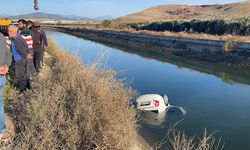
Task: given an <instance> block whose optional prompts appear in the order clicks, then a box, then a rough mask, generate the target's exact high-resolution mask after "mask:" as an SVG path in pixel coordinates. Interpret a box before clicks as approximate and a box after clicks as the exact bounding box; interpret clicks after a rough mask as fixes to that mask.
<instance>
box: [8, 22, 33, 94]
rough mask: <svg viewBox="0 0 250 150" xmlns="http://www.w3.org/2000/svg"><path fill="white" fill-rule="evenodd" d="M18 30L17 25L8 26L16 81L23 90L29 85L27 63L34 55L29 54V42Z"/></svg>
mask: <svg viewBox="0 0 250 150" xmlns="http://www.w3.org/2000/svg"><path fill="white" fill-rule="evenodd" d="M17 32H18V29H17V27H15V26H9V27H8V33H9V37H10V38H11V52H12V55H13V58H14V60H15V81H16V83H17V86H18V89H19V90H20V92H22V91H24V90H26V88H27V87H28V75H27V65H28V61H29V60H28V59H32V56H31V55H30V54H29V47H28V45H27V43H26V42H25V40H24V39H23V38H22V36H21V35H19V34H18V33H17Z"/></svg>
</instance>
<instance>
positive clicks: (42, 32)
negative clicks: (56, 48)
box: [40, 26, 48, 66]
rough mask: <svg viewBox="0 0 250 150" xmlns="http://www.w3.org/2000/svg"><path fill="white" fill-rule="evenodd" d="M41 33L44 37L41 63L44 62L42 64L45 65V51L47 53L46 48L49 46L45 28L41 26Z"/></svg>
mask: <svg viewBox="0 0 250 150" xmlns="http://www.w3.org/2000/svg"><path fill="white" fill-rule="evenodd" d="M40 33H41V38H42V60H41V64H42V66H44V53H45V50H46V49H47V47H48V39H47V36H46V33H45V31H44V30H43V28H42V27H41V26H40Z"/></svg>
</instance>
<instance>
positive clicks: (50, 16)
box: [9, 12, 70, 19]
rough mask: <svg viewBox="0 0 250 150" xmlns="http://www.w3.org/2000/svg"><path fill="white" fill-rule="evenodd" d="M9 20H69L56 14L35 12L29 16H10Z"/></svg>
mask: <svg viewBox="0 0 250 150" xmlns="http://www.w3.org/2000/svg"><path fill="white" fill-rule="evenodd" d="M9 18H13V19H19V18H27V19H28V18H46V19H70V18H68V17H66V16H62V15H57V14H47V13H43V12H35V13H31V14H23V15H17V16H10V17H9Z"/></svg>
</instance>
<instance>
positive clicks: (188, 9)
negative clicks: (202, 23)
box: [115, 1, 250, 23]
mask: <svg viewBox="0 0 250 150" xmlns="http://www.w3.org/2000/svg"><path fill="white" fill-rule="evenodd" d="M249 8H250V2H249V1H245V2H240V3H232V4H215V5H195V6H188V5H162V6H157V7H153V8H149V9H146V10H144V11H142V12H138V13H134V14H130V15H127V16H124V17H120V18H118V19H115V21H116V22H120V23H131V22H145V21H149V22H154V21H160V20H161V21H169V20H192V19H200V20H208V19H214V18H224V19H233V18H243V17H250V10H249Z"/></svg>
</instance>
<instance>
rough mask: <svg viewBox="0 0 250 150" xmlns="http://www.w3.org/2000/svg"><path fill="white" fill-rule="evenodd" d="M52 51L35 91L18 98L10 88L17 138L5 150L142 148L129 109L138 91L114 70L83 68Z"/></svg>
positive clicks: (96, 67) (62, 53) (72, 57)
mask: <svg viewBox="0 0 250 150" xmlns="http://www.w3.org/2000/svg"><path fill="white" fill-rule="evenodd" d="M49 49H50V50H49V51H48V52H49V54H50V57H49V58H47V67H45V68H44V69H43V70H42V73H41V75H40V77H39V78H38V79H35V80H34V81H33V84H32V90H29V91H27V92H26V93H24V94H22V95H19V96H18V95H16V94H12V93H13V92H14V90H13V88H12V87H11V85H10V84H9V85H8V86H7V87H6V90H5V98H6V101H7V108H8V109H10V110H9V111H8V112H9V113H10V116H12V117H13V118H14V119H13V120H14V124H15V127H16V135H15V138H13V139H12V141H11V144H10V145H8V146H7V147H4V149H38V150H39V149H72V150H74V149H75V150H76V149H93V148H95V149H124V150H125V149H131V147H132V146H134V145H137V139H136V137H137V136H136V124H135V116H134V115H135V113H134V111H133V110H131V108H129V105H128V103H129V100H130V99H131V98H132V96H133V95H134V91H133V90H132V89H130V88H128V87H126V86H125V85H124V84H123V83H122V82H121V81H119V80H116V79H115V72H114V71H112V70H103V69H101V68H100V67H98V64H93V65H91V66H84V65H82V64H81V63H80V61H79V59H77V58H76V57H74V56H71V55H69V54H67V53H64V52H62V51H60V50H58V48H56V46H55V45H54V44H53V43H50V47H49ZM10 101H12V102H11V105H10V103H9V102H10ZM2 146H3V145H2V144H0V148H3V147H2Z"/></svg>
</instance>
